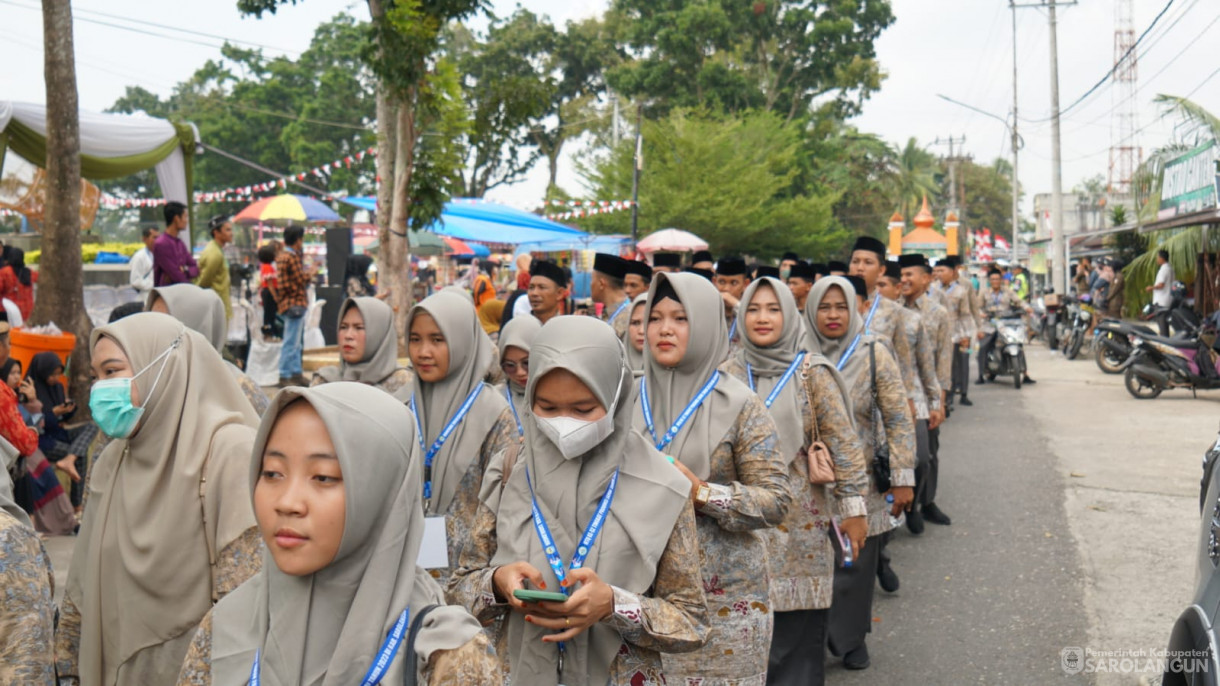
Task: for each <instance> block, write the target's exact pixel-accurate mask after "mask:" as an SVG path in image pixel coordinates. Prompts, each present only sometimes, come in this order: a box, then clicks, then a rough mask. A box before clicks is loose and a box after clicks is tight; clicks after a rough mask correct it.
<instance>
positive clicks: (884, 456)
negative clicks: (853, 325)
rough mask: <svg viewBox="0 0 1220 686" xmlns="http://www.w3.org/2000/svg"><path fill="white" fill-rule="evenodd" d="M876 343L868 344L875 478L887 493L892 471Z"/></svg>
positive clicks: (881, 490)
mask: <svg viewBox="0 0 1220 686" xmlns="http://www.w3.org/2000/svg"><path fill="white" fill-rule="evenodd" d="M875 345H876V344H875V343H869V345H868V366H869V373H870V374H871V375H872V381H873V435H874V442H875V443H876V447H875V448H874V450H873V480H874V481H876V483H877V492H878V493H885V492H886V491H888V490H890V488H891V487H892V485H893V484H892V481H891V476H892V474H891V472H890V444H889V441H887V440H886V439H885V432H884V431H883V430H882V429H883V428H884V423H883V417H882V415H881V403H880V402H879V400H878V395H877V354H876V348H875Z"/></svg>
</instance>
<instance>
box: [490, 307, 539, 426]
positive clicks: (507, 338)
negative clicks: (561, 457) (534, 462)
mask: <svg viewBox="0 0 1220 686" xmlns="http://www.w3.org/2000/svg"><path fill="white" fill-rule="evenodd" d="M541 328H542V322H540V321H538V320H537V319H535V318H534V317H533V316H530V315H525V316H522V317H513V319H512V320H511V321H509V322H508V323H507V324H505V325H504V328H503V329H501V330H500V340H499V347H500V369H501V370H502V371H503V372H504V383H502V384H500V385H499V386H497V387H496V390H497V391H499V392H500V394H501V395H503V396H504V398H505V400H507V401H508V403H509V406H510V407H511V408H512V410H513V421H515V422H516V423H517V434H518V435H520V436H524V435H525V427H524V425H523V424H522V422H521V418H522V417H523V416H525V414H526V413H527V412H528V411H529V407H528V406H527V405H526V403H525V384H527V383H529V375H530V345H531V344H532V343H533V342H534V338H535V337H536V336H537V335H538V330H539V329H541Z"/></svg>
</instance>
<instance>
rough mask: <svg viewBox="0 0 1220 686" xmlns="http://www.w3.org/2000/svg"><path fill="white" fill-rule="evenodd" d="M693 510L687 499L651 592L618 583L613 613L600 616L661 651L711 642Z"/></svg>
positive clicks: (634, 642)
mask: <svg viewBox="0 0 1220 686" xmlns="http://www.w3.org/2000/svg"><path fill="white" fill-rule="evenodd" d="M700 570H701V566H700V561H699V537H698V534H697V533H696V532H695V511H694V509H693V508H692V507H691V505H690V502H689V501H687V504H686V507H684V508H683V510H682V513H681V514H680V515H678V519H677V521H676V522H674V529H673V531H672V532H671V533H670V535H669V543H668V544H667V545H666V546H665V552H663V553H661V559H660V561H659V562H658V563H657V575H656V578H654V579H653V584H652V591H651V593H649V594H648V595H643V594H639V593H632V592H631V591H627V590H624V589H621V588H618V587H617V586H612V587H611V588H613V590H614V611H613V612H611V613H610V614H609V615H607V616H606V618H605V619H603V620H602V623H603V624H606V625H607V626H610V627H611V628H613V629H614V630H615V631H617V632H619V634H620V635H621V636H622V637H623V640H624V641H626V642H627V643H630V644H632V645H635V646H639V647H640V648H644V649H646V650H655V651H657V652H659V653H687V652H690V651H693V650H698V649H699V648H701V647H702V646H703V644H704V642H705V641H706V640H707V635H708V631H709V629H708V623H707V601H706V599H705V598H704V596H703V578H702V574H701V573H700Z"/></svg>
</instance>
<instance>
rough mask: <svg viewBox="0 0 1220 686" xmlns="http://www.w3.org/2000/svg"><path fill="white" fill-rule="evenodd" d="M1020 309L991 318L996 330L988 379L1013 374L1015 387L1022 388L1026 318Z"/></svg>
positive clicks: (989, 359)
mask: <svg viewBox="0 0 1220 686" xmlns="http://www.w3.org/2000/svg"><path fill="white" fill-rule="evenodd" d="M1021 315H1022V313H1021V312H1020V311H1019V310H1018V311H1014V312H1008V313H1006V314H1005V315H1004V316H1002V317H995V318H993V319H992V320H991V324H992V326H994V327H995V330H996V339H995V345H993V346H991V350H990V351H989V352H988V353H987V370H986V375H987V380H988V381H994V380H995V378H996V376H998V375H1000V374H1011V375H1012V385H1013V388H1016V389H1017V390H1021V382H1022V381H1023V380H1024V379H1025V370H1026V366H1025V320H1024V319H1023V318H1022V316H1021Z"/></svg>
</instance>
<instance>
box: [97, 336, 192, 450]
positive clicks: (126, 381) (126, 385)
mask: <svg viewBox="0 0 1220 686" xmlns="http://www.w3.org/2000/svg"><path fill="white" fill-rule="evenodd" d="M181 342H182V337H181V336H179V337H178V338H176V339H174V342H173V343H171V344H170V346H169V348H167V349H166V350H165V352H163V353H161V354H160V355H157V357H156V358H155V359H154V360H153V361H152V362H150V363H149V364H148V366H146V367H144V368H143V369H141V370H140V371H138V372H136V374H135V376H129V377H125V378H121V379H101V380H99V381H95V382H94V383H93V388H92V389H91V390H90V391H89V410H90V411H91V412H92V413H93V421H94V422H95V423H97V426H98V428H99V429H101V430H102V433H104V434H106V435H107V436H110V437H111V438H128V437H129V436H131V432H133V431H135V429H136V424H137V423H139V421H140V417H141V416H143V414H144V407H145V406H147V405H148V402H149V401H150V400H151V399H152V395H153V391H156V390H157V384H158V383H160V382H161V375H162V374H163V373H164V372H165V364H166V362H168V361H169V360H168V358H169V354H170V353H172V352H173V351H174V350H175V349H176V348H177V347H178V345H179V344H180V343H181ZM158 362H161V369H160V370H158V371H157V378H156V379H153V383H152V388H149V389H148V397H146V398H144V402H143V403H141V406H140V407H136V406H134V405H133V404H132V402H131V383H132V382H133V381H135V380H136V379H137V378H139V376H140V375H141V374H143V373H144V372H146V371H148V370H149V369H152V368H153V365H155V364H157V363H158Z"/></svg>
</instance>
